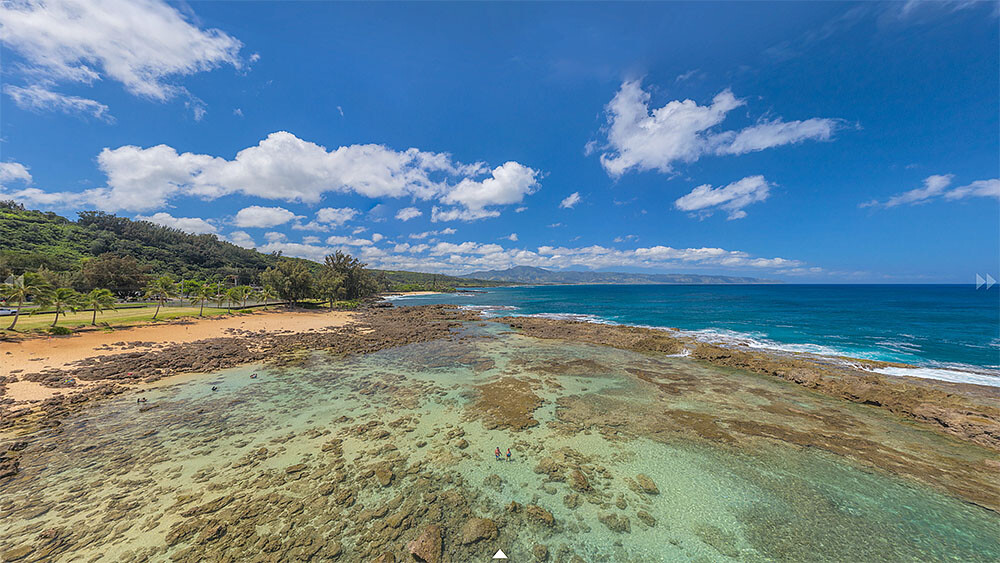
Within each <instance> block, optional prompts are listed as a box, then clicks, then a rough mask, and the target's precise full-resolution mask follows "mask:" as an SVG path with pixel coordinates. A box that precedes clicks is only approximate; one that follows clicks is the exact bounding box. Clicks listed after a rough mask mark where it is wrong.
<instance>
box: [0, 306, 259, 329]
mask: <svg viewBox="0 0 1000 563" xmlns="http://www.w3.org/2000/svg"><path fill="white" fill-rule="evenodd" d="M254 310H259V309H254ZM155 311H156V306H155V305H154V306H149V307H139V308H133V309H119V310H117V311H105V312H104V313H103V314H102V313H97V326H99V327H100V326H103V325H105V324H107V325H111V326H113V327H122V326H129V325H134V324H139V323H147V322H150V321H152V320H153V313H154V312H155ZM225 313H226V310H225V309H219V308H217V307H209V306H208V305H206V306H205V316H206V317H208V316H214V315H222V314H225ZM93 315H94V313H93V311H81V312H78V313H70V314H68V315H59V323H58V325H57V326H64V327H67V328H71V329H73V328H80V327H88V326H90V320H91V318H92V317H93ZM197 316H198V307H163V308H162V309H160V314H159V315H157V317H156V320H158V321H160V320H168V319H176V318H179V317H197ZM13 319H14V318H13V317H0V330H2V329H6V328H7V327H8V326H9V325H10V322H11V321H12V320H13ZM51 324H52V315H51V314H45V315H21V318H20V319H19V320H18V321H17V326H16V327H15V329H16V332H30V331H43V330H46V329H48V328H49V326H50V325H51Z"/></svg>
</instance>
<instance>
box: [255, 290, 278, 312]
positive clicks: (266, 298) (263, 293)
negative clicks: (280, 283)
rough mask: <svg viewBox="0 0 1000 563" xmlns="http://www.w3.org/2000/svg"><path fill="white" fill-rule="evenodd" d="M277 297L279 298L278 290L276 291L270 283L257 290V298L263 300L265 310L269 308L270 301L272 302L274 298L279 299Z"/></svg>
mask: <svg viewBox="0 0 1000 563" xmlns="http://www.w3.org/2000/svg"><path fill="white" fill-rule="evenodd" d="M277 298H278V292H277V291H274V288H273V287H271V286H269V285H266V286H264V287H263V288H262V289H261V290H260V291H258V292H257V299H259V300H261V301H262V302H263V303H264V310H265V311H266V310H267V304H268V302H270V301H271V300H272V299H277Z"/></svg>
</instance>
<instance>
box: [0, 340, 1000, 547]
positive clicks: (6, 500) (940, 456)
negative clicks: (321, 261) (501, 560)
mask: <svg viewBox="0 0 1000 563" xmlns="http://www.w3.org/2000/svg"><path fill="white" fill-rule="evenodd" d="M254 373H256V374H257V377H256V378H251V377H250V375H251V374H254ZM639 376H641V377H639ZM509 380H516V381H520V382H525V383H526V384H527V389H529V390H528V391H525V393H526V394H528V395H530V396H532V397H536V398H537V399H538V400H540V406H538V408H537V409H534V410H533V411H531V412H530V413H529V415H530V416H531V417H532V419H533V422H534V424H533V425H529V426H527V427H526V428H525V429H524V430H521V431H514V430H512V429H511V428H507V427H504V426H503V425H502V424H500V425H498V424H496V420H494V419H490V418H488V417H485V416H484V413H483V410H482V408H481V407H482V405H481V404H480V403H479V402H477V399H478V397H480V394H481V392H482V389H484V388H486V387H488V386H490V385H492V384H494V383H496V382H497V381H509ZM213 386H216V387H218V390H217V391H212V390H211V388H212V387H213ZM136 396H137V395H136V394H127V395H125V396H122V397H119V398H115V399H110V400H108V401H106V402H104V403H102V404H100V405H98V406H96V407H94V408H91V409H88V410H85V411H84V412H82V413H80V414H78V415H75V416H73V417H71V418H70V419H68V420H66V421H64V423H63V424H62V425H61V426H60V427H58V428H55V429H52V430H48V431H45V432H42V433H39V434H37V435H33V436H30V437H29V438H28V440H29V446H28V448H27V450H26V452H25V453H26V455H25V458H24V462H23V463H22V471H21V473H20V474H18V475H17V476H16V477H14V478H12V479H9V480H7V481H5V482H3V483H0V499H2V500H0V512H2V513H3V515H4V517H3V518H2V519H0V553H5V552H10V551H11V550H19V549H20V550H28V555H26V556H25V558H24V559H23V560H24V561H41V560H46V561H70V560H80V561H101V560H113V561H147V560H153V561H161V560H176V561H198V560H225V559H227V558H234V559H238V560H246V561H277V560H291V559H300V560H317V561H318V560H323V561H326V560H332V559H337V558H339V559H340V560H344V561H356V560H361V561H370V560H372V559H374V558H375V557H376V556H378V555H379V554H380V553H383V552H386V551H389V552H392V553H394V554H395V555H396V557H397V560H401V559H402V558H403V557H404V556H406V551H405V549H406V547H405V546H406V544H407V543H408V542H409V541H411V540H413V539H414V538H415V537H416V536H417V534H419V533H420V532H421V530H423V529H425V528H426V527H427V526H428V525H430V524H437V525H440V526H441V528H442V530H443V545H444V551H445V554H446V560H451V561H480V560H481V561H489V560H490V557H491V556H492V554H493V553H495V551H496V550H497V549H503V550H504V552H505V553H507V554H508V555H509V556H511V558H512V560H516V561H533V560H535V557H536V555H537V553H538V550H540V549H542V547H540V546H544V549H545V550H546V551H547V552H548V553H549V556H550V558H551V560H554V561H570V560H573V557H574V556H575V557H579V558H581V559H582V560H584V561H676V560H704V561H726V560H733V559H739V560H750V561H755V560H759V561H765V560H781V561H802V560H813V561H818V560H852V561H912V560H955V561H995V560H997V559H998V558H1000V539H998V535H997V534H996V530H997V529H998V527H1000V516H998V515H997V513H996V512H994V511H992V510H989V509H987V508H984V507H983V506H980V505H977V504H974V503H971V502H969V498H963V496H965V495H971V497H973V500H975V501H976V502H978V503H987V504H988V503H990V502H993V503H996V504H1000V502H998V499H997V498H996V495H997V494H998V491H1000V483H998V482H997V479H996V477H995V473H993V474H991V473H990V470H989V467H991V466H990V465H989V464H990V463H995V457H996V456H995V454H994V453H993V452H989V451H987V450H984V449H982V448H979V447H975V446H971V445H969V444H965V443H962V442H959V441H957V440H955V439H952V438H949V437H945V436H941V435H938V434H935V433H933V432H930V431H928V430H926V429H924V428H923V427H920V426H919V425H913V424H909V423H905V422H902V421H900V420H899V419H898V418H895V417H893V416H891V415H888V414H887V413H885V412H883V411H881V410H879V409H877V408H872V407H867V406H864V405H855V404H850V403H845V402H842V401H837V400H835V399H832V398H829V397H825V396H821V395H816V394H813V393H809V392H808V391H805V390H803V389H801V388H799V387H797V386H794V385H791V384H788V383H786V382H783V381H777V380H772V379H768V378H765V377H759V376H755V375H752V374H747V373H743V372H736V371H732V370H721V369H717V368H712V367H708V366H705V365H701V364H696V363H693V362H690V361H688V360H686V359H684V358H662V357H651V356H645V355H640V354H635V353H631V352H625V351H621V350H615V349H609V348H603V347H598V346H590V345H577V344H569V343H558V342H550V341H540V340H536V339H532V338H528V337H523V336H519V335H516V334H512V333H510V332H508V331H506V330H504V329H503V327H502V326H501V325H493V324H487V323H471V324H468V325H466V327H465V328H464V329H463V330H461V331H459V332H457V333H456V334H455V335H454V337H453V338H451V339H447V340H440V341H434V342H428V343H421V344H412V345H408V346H404V347H400V348H395V349H390V350H385V351H382V352H378V353H375V354H371V355H368V356H360V357H352V358H346V359H343V358H337V357H333V356H330V355H328V354H325V353H313V354H310V355H308V356H307V357H306V358H304V359H303V360H302V361H301V363H299V364H298V365H295V366H287V367H281V368H266V367H263V366H259V365H258V366H245V367H242V368H239V369H231V370H225V371H222V372H218V373H215V374H207V375H188V376H179V377H177V378H172V379H167V380H164V381H161V382H159V383H157V384H155V385H154V386H151V387H149V388H148V389H147V390H146V391H145V392H144V393H143V394H142V396H144V397H146V398H148V400H149V402H148V403H146V404H145V405H142V406H140V405H137V404H136V402H135V397H136ZM487 406H488V407H492V406H493V405H487ZM496 406H498V407H499V412H500V413H501V419H502V416H503V413H504V411H505V410H514V409H516V406H515V405H514V404H513V402H511V403H510V404H506V402H505V401H501V404H499V405H496ZM496 447H499V448H500V449H501V450H502V451H504V452H505V451H506V449H507V448H510V449H511V450H512V453H513V456H512V461H511V462H507V461H500V462H497V461H496V460H495V459H494V456H493V450H494V448H496ZM845 452H850V453H849V455H845ZM990 460H994V461H992V462H991V461H990ZM640 475H642V476H644V477H645V478H647V479H648V480H650V481H651V482H652V483H653V484H654V485H655V487H656V489H657V491H656V492H655V493H651V492H650V491H649V490H646V489H644V488H643V487H641V486H639V485H638V482H639V481H640ZM976 495H979V496H978V497H976ZM536 509H538V510H536ZM539 511H541V512H539ZM546 515H548V517H546ZM476 517H478V518H486V519H489V520H490V521H492V522H493V523H494V525H495V526H496V527H497V531H496V533H494V534H489V533H486V534H485V535H484V536H483V537H481V538H478V539H473V540H471V541H466V540H467V539H468V537H467V536H468V535H469V534H470V532H469V531H468V530H467V525H468V522H469V520H470V519H471V518H476ZM548 518H550V520H549V519H548ZM473 535H475V534H473Z"/></svg>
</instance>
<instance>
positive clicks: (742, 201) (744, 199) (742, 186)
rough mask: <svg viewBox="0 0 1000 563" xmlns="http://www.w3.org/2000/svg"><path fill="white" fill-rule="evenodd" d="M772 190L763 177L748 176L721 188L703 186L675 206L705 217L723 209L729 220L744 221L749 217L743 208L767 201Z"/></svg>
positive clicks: (676, 202)
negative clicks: (699, 213) (744, 218)
mask: <svg viewBox="0 0 1000 563" xmlns="http://www.w3.org/2000/svg"><path fill="white" fill-rule="evenodd" d="M770 189H771V185H770V184H768V182H767V180H765V179H764V177H763V176H747V177H746V178H743V179H742V180H739V181H736V182H733V183H732V184H729V185H726V186H723V187H721V188H712V186H711V185H709V184H702V185H700V186H698V187H696V188H695V189H693V190H691V193H689V194H687V195H685V196H683V197H681V198H679V199H677V201H675V202H674V206H676V207H677V209H680V210H682V211H698V212H701V213H703V214H705V215H711V214H712V211H713V210H715V209H722V210H723V211H726V212H728V213H729V219H742V218H743V217H746V215H747V213H746V211H744V210H743V208H744V207H746V206H748V205H750V204H751V203H755V202H758V201H764V200H765V199H767V197H768V195H770Z"/></svg>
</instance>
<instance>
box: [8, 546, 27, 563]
mask: <svg viewBox="0 0 1000 563" xmlns="http://www.w3.org/2000/svg"><path fill="white" fill-rule="evenodd" d="M32 551H34V549H33V548H32V547H31V546H30V545H22V546H21V547H15V548H14V549H11V550H8V551H5V552H4V553H3V560H4V561H20V560H21V559H24V558H25V557H27V556H28V555H29V554H30V553H31V552H32Z"/></svg>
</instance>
